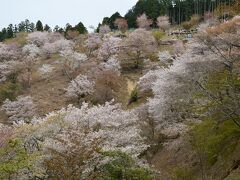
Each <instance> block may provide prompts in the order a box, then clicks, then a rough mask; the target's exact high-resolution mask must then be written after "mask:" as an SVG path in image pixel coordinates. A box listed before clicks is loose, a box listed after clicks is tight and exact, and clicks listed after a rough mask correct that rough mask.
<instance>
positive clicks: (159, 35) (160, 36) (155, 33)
mask: <svg viewBox="0 0 240 180" xmlns="http://www.w3.org/2000/svg"><path fill="white" fill-rule="evenodd" d="M153 36H154V38H155V39H156V41H157V42H159V41H160V40H161V39H163V37H164V36H165V33H164V32H163V31H159V30H157V31H153Z"/></svg>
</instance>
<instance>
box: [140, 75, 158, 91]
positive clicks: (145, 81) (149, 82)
mask: <svg viewBox="0 0 240 180" xmlns="http://www.w3.org/2000/svg"><path fill="white" fill-rule="evenodd" d="M157 78H158V75H157V73H156V70H150V71H148V72H147V73H146V74H145V75H144V76H142V77H140V78H139V81H138V83H137V85H138V89H139V90H140V92H142V93H145V92H149V91H152V86H153V83H154V82H155V81H156V80H157Z"/></svg>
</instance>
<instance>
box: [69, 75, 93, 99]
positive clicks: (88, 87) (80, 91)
mask: <svg viewBox="0 0 240 180" xmlns="http://www.w3.org/2000/svg"><path fill="white" fill-rule="evenodd" d="M93 87H94V83H93V82H91V81H90V80H88V78H87V76H84V75H78V76H77V77H76V78H75V79H73V80H72V81H71V82H70V83H69V86H68V88H67V89H66V90H67V96H68V97H76V98H77V99H78V102H79V100H80V98H82V97H85V96H86V95H89V94H92V93H93Z"/></svg>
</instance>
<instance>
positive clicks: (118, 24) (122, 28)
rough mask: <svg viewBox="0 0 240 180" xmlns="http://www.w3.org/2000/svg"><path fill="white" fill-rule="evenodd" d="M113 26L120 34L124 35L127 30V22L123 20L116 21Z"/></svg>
mask: <svg viewBox="0 0 240 180" xmlns="http://www.w3.org/2000/svg"><path fill="white" fill-rule="evenodd" d="M114 24H115V26H116V27H117V28H118V29H119V30H120V31H121V32H122V33H125V32H126V31H127V29H128V22H127V20H126V19H124V18H118V19H116V20H115V22H114Z"/></svg>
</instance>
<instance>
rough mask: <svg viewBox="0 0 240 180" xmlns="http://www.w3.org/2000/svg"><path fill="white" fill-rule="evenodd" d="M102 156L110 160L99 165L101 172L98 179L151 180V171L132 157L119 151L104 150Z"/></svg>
mask: <svg viewBox="0 0 240 180" xmlns="http://www.w3.org/2000/svg"><path fill="white" fill-rule="evenodd" d="M103 155H104V156H106V157H109V158H110V159H111V160H110V161H109V162H108V163H106V164H104V165H102V166H101V167H100V171H101V174H100V176H99V178H98V179H101V180H102V179H104V180H116V179H118V180H123V179H129V180H151V179H153V172H152V171H150V170H149V169H147V168H143V167H140V166H138V165H137V164H136V162H135V161H134V160H133V158H132V157H131V156H129V155H127V154H126V153H123V152H120V151H112V152H104V153H103Z"/></svg>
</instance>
